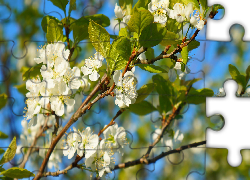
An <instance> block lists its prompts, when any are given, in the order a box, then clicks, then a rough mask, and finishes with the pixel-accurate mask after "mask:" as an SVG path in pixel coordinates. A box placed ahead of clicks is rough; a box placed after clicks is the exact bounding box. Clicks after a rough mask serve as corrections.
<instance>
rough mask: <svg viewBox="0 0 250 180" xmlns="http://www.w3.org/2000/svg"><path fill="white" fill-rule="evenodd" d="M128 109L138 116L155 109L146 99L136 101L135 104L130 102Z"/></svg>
mask: <svg viewBox="0 0 250 180" xmlns="http://www.w3.org/2000/svg"><path fill="white" fill-rule="evenodd" d="M128 109H129V111H131V112H133V113H135V114H137V115H139V116H145V115H147V114H149V113H151V112H154V111H156V110H157V109H156V108H155V107H154V106H153V105H152V104H151V103H150V102H148V101H141V102H139V103H136V104H130V105H129V108H128Z"/></svg>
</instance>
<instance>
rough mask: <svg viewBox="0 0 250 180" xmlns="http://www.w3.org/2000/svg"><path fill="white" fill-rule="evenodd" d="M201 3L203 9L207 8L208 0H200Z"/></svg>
mask: <svg viewBox="0 0 250 180" xmlns="http://www.w3.org/2000/svg"><path fill="white" fill-rule="evenodd" d="M200 5H201V7H202V10H203V11H205V10H206V9H207V0H200Z"/></svg>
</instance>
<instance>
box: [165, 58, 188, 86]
mask: <svg viewBox="0 0 250 180" xmlns="http://www.w3.org/2000/svg"><path fill="white" fill-rule="evenodd" d="M188 73H190V69H189V68H188V67H187V66H185V71H184V72H182V70H181V63H180V62H176V64H175V66H174V68H173V69H169V71H168V78H169V80H170V81H171V82H174V81H175V80H176V78H177V75H178V76H179V79H184V78H185V77H186V74H188Z"/></svg>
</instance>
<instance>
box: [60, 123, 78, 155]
mask: <svg viewBox="0 0 250 180" xmlns="http://www.w3.org/2000/svg"><path fill="white" fill-rule="evenodd" d="M73 130H74V131H73V132H70V134H69V135H67V139H66V142H67V146H66V147H64V149H63V155H64V156H68V159H71V158H72V157H73V156H74V154H75V152H76V150H77V148H78V143H79V141H81V139H80V138H79V135H78V134H77V131H76V128H75V127H73Z"/></svg>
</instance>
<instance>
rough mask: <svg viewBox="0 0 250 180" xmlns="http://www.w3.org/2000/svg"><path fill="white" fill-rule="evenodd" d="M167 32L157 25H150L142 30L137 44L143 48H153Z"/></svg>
mask: <svg viewBox="0 0 250 180" xmlns="http://www.w3.org/2000/svg"><path fill="white" fill-rule="evenodd" d="M166 33H167V30H166V28H165V27H162V26H161V24H159V23H152V24H150V25H149V26H147V27H146V28H144V29H143V31H142V33H141V36H140V38H139V42H140V44H141V46H143V47H153V46H156V45H158V44H159V43H160V42H161V41H162V39H163V38H164V36H165V34H166Z"/></svg>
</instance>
